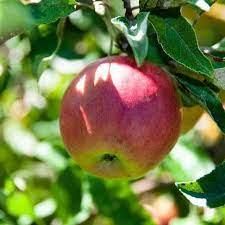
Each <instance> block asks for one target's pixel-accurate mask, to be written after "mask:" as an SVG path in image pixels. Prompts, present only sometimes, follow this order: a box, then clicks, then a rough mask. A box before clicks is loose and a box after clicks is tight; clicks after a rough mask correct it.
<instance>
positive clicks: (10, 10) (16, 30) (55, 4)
mask: <svg viewBox="0 0 225 225" xmlns="http://www.w3.org/2000/svg"><path fill="white" fill-rule="evenodd" d="M73 11H74V6H73V5H70V4H69V3H68V0H42V1H41V2H39V3H36V4H29V5H26V6H25V5H23V4H22V3H21V2H20V1H18V0H0V43H3V42H4V41H6V40H7V39H9V38H11V37H13V36H16V35H18V34H21V33H24V32H26V31H29V30H30V29H31V28H33V27H34V26H35V25H36V26H38V25H40V24H47V23H53V22H55V21H56V20H58V19H60V18H62V17H66V16H68V15H69V14H70V13H72V12H73ZM6 21H7V22H6Z"/></svg>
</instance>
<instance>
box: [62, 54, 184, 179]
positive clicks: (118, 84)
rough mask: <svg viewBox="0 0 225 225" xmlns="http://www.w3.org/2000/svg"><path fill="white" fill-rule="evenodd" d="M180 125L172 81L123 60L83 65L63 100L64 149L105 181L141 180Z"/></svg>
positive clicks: (115, 58) (147, 66) (174, 138)
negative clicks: (119, 179)
mask: <svg viewBox="0 0 225 225" xmlns="http://www.w3.org/2000/svg"><path fill="white" fill-rule="evenodd" d="M180 125H181V112H180V99H179V97H178V95H177V92H176V89H175V87H174V85H173V83H172V81H171V79H170V77H169V76H168V75H167V74H166V73H165V72H164V71H163V70H162V69H161V68H159V67H157V66H155V65H152V64H150V63H144V65H143V66H141V67H137V65H136V63H135V61H134V60H133V59H131V58H129V57H125V56H113V57H107V58H103V59H100V60H97V61H96V62H94V63H93V64H90V65H89V66H87V67H86V68H85V69H84V70H83V71H82V72H81V73H80V75H79V76H78V77H77V78H75V79H74V80H73V81H72V83H71V84H70V86H69V88H68V89H67V91H66V93H65V95H64V98H63V100H62V106H61V114H60V128H61V134H62V137H63V140H64V143H65V145H66V147H67V148H68V149H69V151H70V153H71V155H72V157H73V158H74V159H75V161H76V162H77V163H78V164H79V165H80V166H81V167H82V168H84V169H85V170H87V171H89V172H90V173H92V174H94V175H96V176H100V177H104V178H128V179H129V178H137V177H140V176H142V175H144V174H145V173H146V172H147V171H148V170H150V169H151V168H153V167H154V166H155V165H156V164H157V163H159V162H160V161H161V160H162V158H163V157H164V156H165V155H166V154H167V153H168V152H169V151H170V150H171V148H172V147H173V146H174V144H175V143H176V141H177V138H178V136H179V133H180Z"/></svg>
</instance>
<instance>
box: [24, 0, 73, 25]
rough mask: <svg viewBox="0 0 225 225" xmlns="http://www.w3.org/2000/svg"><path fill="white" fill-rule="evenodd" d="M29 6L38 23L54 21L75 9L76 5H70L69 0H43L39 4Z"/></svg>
mask: <svg viewBox="0 0 225 225" xmlns="http://www.w3.org/2000/svg"><path fill="white" fill-rule="evenodd" d="M28 7H29V9H30V12H31V14H32V16H33V18H34V20H35V23H36V24H37V25H38V24H41V23H53V22H55V21H56V20H58V19H59V18H62V17H65V16H67V15H69V14H70V13H72V12H73V11H74V6H72V5H69V3H68V0H42V1H41V2H40V3H38V4H30V5H29V6H28Z"/></svg>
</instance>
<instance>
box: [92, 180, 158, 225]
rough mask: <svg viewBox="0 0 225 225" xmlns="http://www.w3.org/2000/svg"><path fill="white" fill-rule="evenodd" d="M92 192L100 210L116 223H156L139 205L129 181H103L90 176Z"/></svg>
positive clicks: (134, 224) (148, 224)
mask: <svg viewBox="0 0 225 225" xmlns="http://www.w3.org/2000/svg"><path fill="white" fill-rule="evenodd" d="M89 182H90V192H91V194H92V198H93V200H94V202H95V204H96V206H97V208H98V210H99V212H100V213H101V214H102V215H104V216H106V217H109V218H111V219H112V220H113V222H114V224H116V225H124V223H125V224H126V225H137V224H138V225H154V224H155V223H154V222H153V221H152V219H151V217H150V215H149V214H146V212H145V211H144V209H143V208H142V207H141V206H140V205H139V203H138V199H137V198H136V196H135V195H134V194H133V193H132V191H131V189H130V186H129V184H128V183H127V182H119V181H103V180H100V179H98V178H95V177H89Z"/></svg>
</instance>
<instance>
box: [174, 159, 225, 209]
mask: <svg viewBox="0 0 225 225" xmlns="http://www.w3.org/2000/svg"><path fill="white" fill-rule="evenodd" d="M224 174H225V163H223V164H221V165H219V166H217V167H216V169H214V170H213V171H212V172H211V173H210V174H207V175H206V176H204V177H202V178H200V179H198V180H196V181H194V182H183V183H177V184H176V185H177V187H178V188H179V190H180V191H181V192H182V193H183V194H185V196H186V197H187V198H188V199H189V200H190V201H191V202H192V203H193V204H195V205H199V206H208V207H212V208H215V207H219V206H223V205H224V204H225V175H224Z"/></svg>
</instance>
